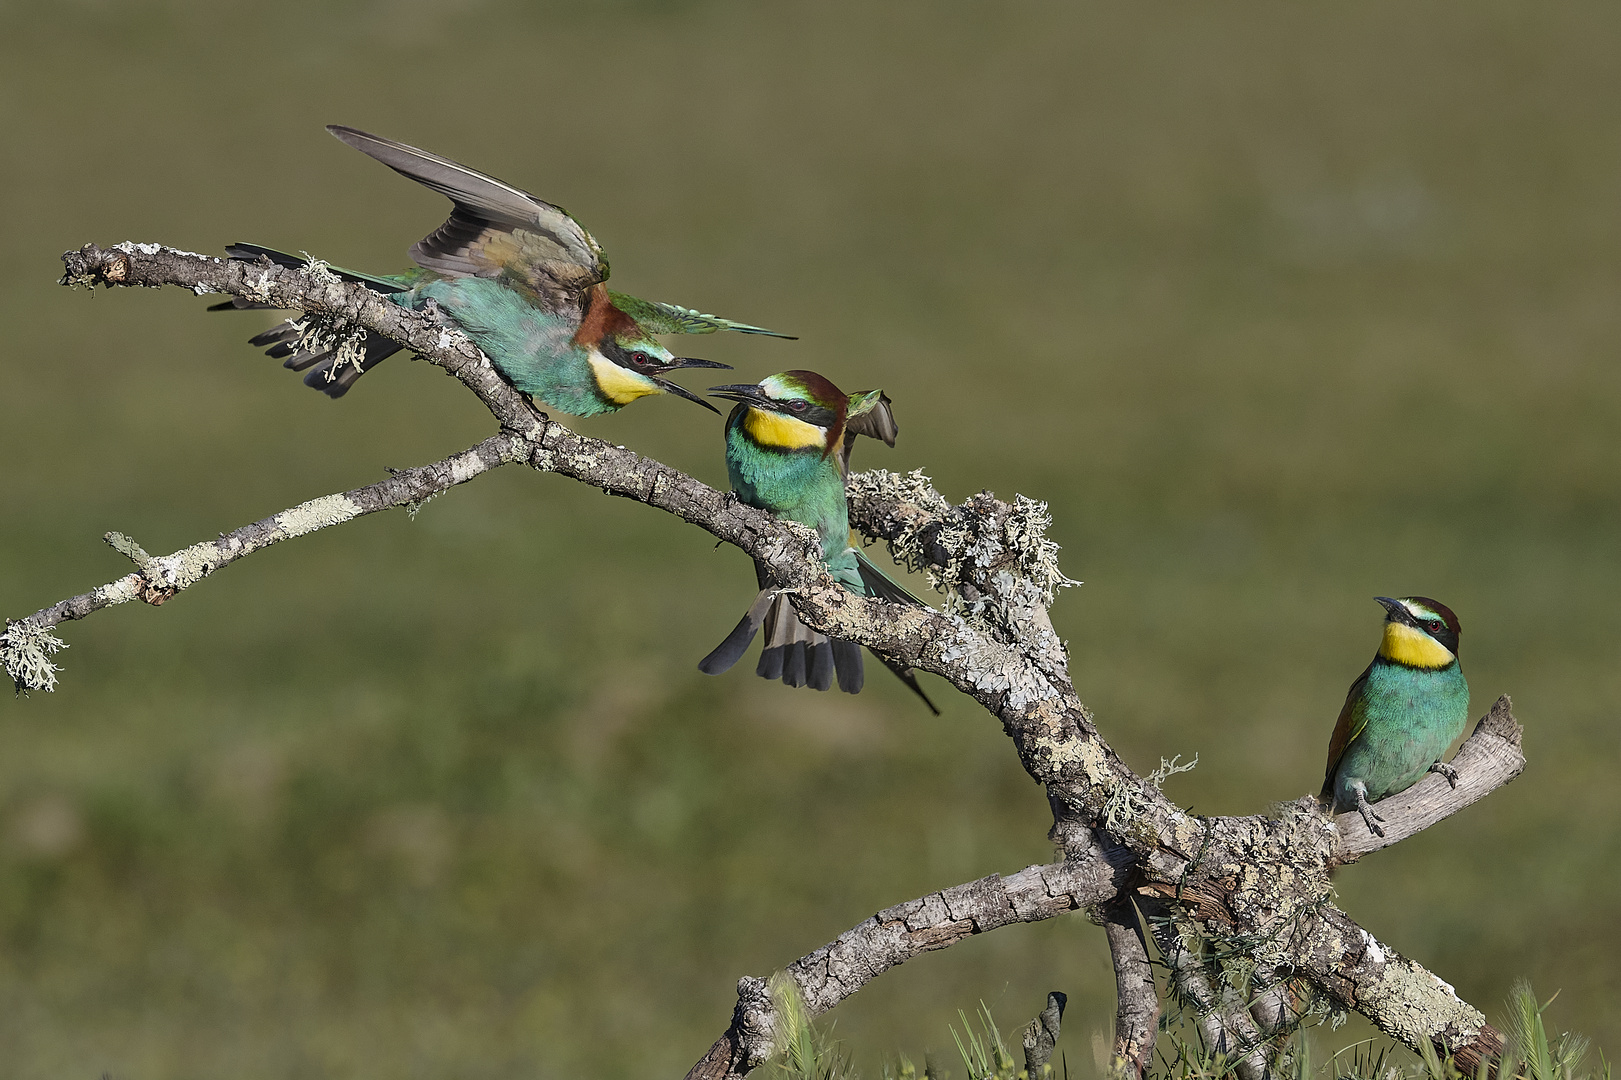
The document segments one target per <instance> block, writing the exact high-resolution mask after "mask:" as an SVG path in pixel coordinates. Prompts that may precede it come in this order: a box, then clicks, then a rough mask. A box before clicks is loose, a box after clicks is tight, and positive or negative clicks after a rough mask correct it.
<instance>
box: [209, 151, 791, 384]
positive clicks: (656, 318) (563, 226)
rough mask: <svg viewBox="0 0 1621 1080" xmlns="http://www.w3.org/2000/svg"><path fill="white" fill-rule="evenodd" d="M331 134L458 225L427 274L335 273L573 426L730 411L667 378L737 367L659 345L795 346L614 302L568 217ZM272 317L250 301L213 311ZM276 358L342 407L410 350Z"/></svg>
mask: <svg viewBox="0 0 1621 1080" xmlns="http://www.w3.org/2000/svg"><path fill="white" fill-rule="evenodd" d="M327 130H328V131H330V132H331V133H332V134H333V135H335V136H337V137H338V138H339V139H341V140H343V141H344V142H346V143H348V144H349V145H350V146H352V147H354V148H355V149H356V150H359V151H361V152H362V153H365V154H369V155H371V156H372V157H374V158H376V159H377V160H378V161H381V162H382V163H383V164H385V165H387V166H388V167H389V168H391V169H393V170H394V171H395V172H398V173H401V174H402V175H405V176H408V177H410V178H411V179H412V180H415V181H416V182H417V183H419V184H423V185H426V186H427V187H430V188H433V189H434V190H435V191H437V192H439V193H441V194H443V195H446V196H448V197H449V198H450V201H451V202H453V203H454V204H455V209H454V210H453V211H451V214H450V219H449V220H448V221H446V222H445V223H444V224H443V225H441V226H439V228H437V229H435V230H434V231H433V232H432V233H430V234H429V235H428V236H426V237H424V238H423V239H422V240H421V241H419V242H418V243H417V244H416V245H415V246H414V247H412V248H411V258H412V259H413V260H415V261H416V263H417V268H414V269H412V270H408V271H406V272H404V273H401V274H395V275H389V276H377V275H372V274H361V273H356V272H354V271H349V270H339V269H337V268H333V272H334V273H337V274H338V275H339V276H340V277H343V278H345V279H346V280H349V281H355V282H359V283H361V284H363V285H365V286H367V287H368V288H372V289H375V290H377V291H378V292H382V293H385V294H387V295H388V296H389V298H390V299H392V300H393V301H395V302H396V303H398V304H401V305H403V306H405V307H408V308H413V309H415V308H422V307H425V306H427V305H428V304H429V302H430V301H431V302H432V303H433V304H435V305H437V307H438V308H439V310H441V311H443V312H444V313H445V314H447V315H449V316H450V318H451V319H453V320H454V321H455V322H456V324H457V325H458V326H460V327H461V328H462V329H463V330H465V331H466V332H467V335H468V336H469V337H471V338H472V339H473V341H474V343H475V344H477V345H478V347H479V348H480V349H482V350H483V351H484V355H486V356H488V357H489V358H490V362H491V363H492V364H494V365H495V366H496V368H497V369H498V370H499V371H500V372H501V374H502V375H504V376H506V378H507V381H508V382H510V383H512V385H513V386H515V387H517V388H518V389H519V390H522V391H523V392H524V393H526V394H532V395H534V396H535V397H537V398H539V399H540V400H542V401H544V402H545V403H546V404H548V405H550V406H552V407H553V408H556V409H558V410H559V411H562V412H566V413H572V414H573V415H575V416H595V415H597V414H599V413H607V412H614V411H615V410H617V409H620V408H622V407H624V406H625V405H628V404H629V403H630V402H632V401H635V400H636V399H637V398H639V397H646V396H647V395H649V394H664V393H670V394H677V395H679V396H681V397H684V398H686V399H688V400H689V401H696V402H697V403H698V404H700V405H702V406H703V407H704V408H706V409H709V410H711V411H713V412H717V413H718V412H719V411H720V410H718V409H716V408H715V407H714V406H713V405H711V404H709V402H707V401H705V400H704V399H702V398H700V397H697V396H696V395H694V394H691V393H689V392H688V391H686V390H684V389H682V388H681V387H680V386H677V385H676V384H675V383H673V382H671V381H669V380H668V379H665V378H663V375H664V374H665V373H666V372H669V371H673V370H675V369H676V368H684V367H709V368H726V367H728V365H726V364H717V363H715V362H713V361H710V360H695V359H692V358H690V357H680V356H674V355H672V354H671V353H670V351H669V350H668V349H666V348H665V347H664V346H662V345H660V344H659V343H658V342H657V341H655V340H653V335H655V334H710V333H714V332H715V331H716V330H738V331H741V332H743V333H745V334H767V335H770V336H772V337H787V336H788V335H786V334H778V333H776V332H775V331H772V330H766V329H763V328H761V327H758V326H750V325H748V324H746V323H739V322H732V321H731V320H729V319H721V318H717V317H715V316H713V315H704V314H702V313H700V312H697V311H693V310H691V309H689V308H684V307H678V306H676V305H674V304H661V303H655V302H652V301H647V300H638V299H636V298H635V297H633V296H625V295H624V294H622V293H616V292H610V291H609V290H608V288H607V286H605V285H604V284H603V282H605V281H606V280H607V279H608V261H607V260H606V259H605V258H603V256H602V249H601V248H600V247H598V246H597V242H596V241H595V240H594V239H592V237H591V234H590V233H588V232H586V231H585V229H583V228H582V227H581V226H580V224H579V223H578V222H576V221H575V220H574V219H573V218H571V217H569V215H568V213H567V212H566V211H564V210H563V209H562V208H561V207H558V206H553V205H552V204H551V203H548V202H543V201H541V200H540V199H537V198H536V197H535V196H533V195H530V194H528V193H527V192H524V191H520V190H519V189H517V188H515V187H513V186H512V185H510V184H506V183H503V182H501V181H500V180H497V179H495V178H494V177H493V176H486V175H485V174H483V173H481V172H475V171H474V170H472V169H469V168H467V167H466V166H465V165H458V164H457V163H456V162H454V161H451V160H449V159H447V158H442V157H439V156H438V155H436V154H430V153H428V152H427V151H425V150H418V149H417V148H416V147H414V146H407V145H405V144H404V143H399V142H395V141H393V140H392V139H384V138H381V137H379V136H376V135H368V134H366V133H365V132H364V131H356V130H355V129H354V128H348V127H341V126H338V125H332V126H329V127H328V128H327ZM228 250H229V251H230V253H231V255H232V256H233V257H235V258H238V259H244V260H253V259H257V258H259V257H261V256H264V257H267V258H269V259H270V260H271V261H273V262H276V263H279V264H281V265H283V266H292V267H297V266H302V265H304V264H305V260H304V259H301V258H299V257H297V256H293V255H287V254H285V253H283V252H279V251H273V250H271V249H269V248H263V247H259V246H257V245H253V244H234V245H232V246H231V247H230V248H229V249H228ZM266 306H268V305H265V304H258V303H254V302H253V301H250V300H245V299H242V298H238V299H236V300H233V301H230V302H228V303H225V304H219V305H216V306H215V308H213V309H211V310H220V309H223V308H252V307H261V308H262V307H266ZM252 344H255V345H268V346H270V348H269V349H268V350H267V351H268V352H269V354H270V355H271V356H274V357H277V358H285V360H286V364H285V366H286V367H289V368H292V369H293V370H294V371H306V372H307V374H306V375H305V377H304V382H305V384H306V385H308V386H312V387H314V388H315V389H317V390H320V391H321V392H323V393H325V394H327V395H328V396H330V397H334V398H337V397H342V396H343V395H344V394H345V393H347V392H348V390H349V387H350V386H352V385H354V382H355V380H356V379H358V378H360V376H361V375H363V374H365V373H366V372H367V371H368V370H370V369H371V368H373V367H375V366H376V365H377V364H378V363H379V362H381V361H382V360H383V359H384V358H386V357H388V356H391V355H392V354H394V353H396V352H398V351H399V350H400V348H401V346H400V345H398V344H396V343H395V342H392V341H389V340H388V339H387V338H383V337H380V336H378V335H376V334H368V335H366V338H365V341H364V343H363V345H362V346H361V347H360V348H359V349H358V350H349V351H348V352H345V351H344V350H341V349H336V348H333V347H330V343H328V342H310V341H307V340H306V335H305V330H304V327H303V326H302V325H301V324H300V323H298V322H295V321H293V320H288V321H287V322H284V323H282V324H280V325H279V326H276V327H274V328H273V329H271V330H269V331H267V332H265V333H263V334H260V335H258V336H257V337H255V338H253V339H252Z"/></svg>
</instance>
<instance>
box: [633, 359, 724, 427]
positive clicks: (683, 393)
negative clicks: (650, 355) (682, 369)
mask: <svg viewBox="0 0 1621 1080" xmlns="http://www.w3.org/2000/svg"><path fill="white" fill-rule="evenodd" d="M714 366H716V367H725V366H726V365H725V364H716V365H714ZM648 378H649V379H652V380H653V381H654V382H656V383H658V384H659V387H660V388H661V389H663V391H664V392H665V393H666V394H674V395H675V396H676V397H684V398H686V399H687V400H688V401H696V402H697V403H698V404H700V405H702V406H703V407H704V408H706V409H708V410H709V411H710V412H712V413H714V414H715V415H716V416H719V415H720V410H719V409H717V408H715V406H713V405H711V404H710V403H709V402H707V401H705V400H704V399H703V398H701V397H699V396H698V395H697V394H694V393H693V392H692V391H691V390H688V389H687V388H686V387H684V386H678V385H676V384H675V383H673V382H671V381H670V380H669V379H661V378H659V377H658V376H657V375H649V376H648Z"/></svg>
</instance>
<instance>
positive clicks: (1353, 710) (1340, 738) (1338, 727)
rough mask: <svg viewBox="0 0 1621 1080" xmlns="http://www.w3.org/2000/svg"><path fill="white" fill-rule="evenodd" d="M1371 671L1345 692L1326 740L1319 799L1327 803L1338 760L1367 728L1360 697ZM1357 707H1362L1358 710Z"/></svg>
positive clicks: (1359, 677)
mask: <svg viewBox="0 0 1621 1080" xmlns="http://www.w3.org/2000/svg"><path fill="white" fill-rule="evenodd" d="M1372 671H1373V665H1372V664H1369V665H1368V666H1367V668H1366V669H1365V670H1364V671H1363V672H1362V674H1361V675H1358V676H1357V679H1356V682H1354V683H1352V684H1351V689H1349V690H1347V691H1346V692H1345V704H1344V705H1343V706H1342V707H1341V708H1340V717H1339V719H1338V720H1336V721H1335V722H1334V735H1333V737H1332V738H1330V739H1329V740H1328V769H1327V772H1326V773H1325V774H1324V776H1323V793H1322V795H1321V796H1319V797H1320V798H1322V799H1324V800H1325V801H1327V802H1329V803H1330V804H1332V803H1333V801H1334V774H1335V773H1336V772H1338V771H1339V768H1340V759H1341V758H1343V757H1345V751H1346V750H1348V749H1350V746H1351V744H1352V743H1353V742H1355V741H1356V738H1357V736H1358V735H1361V734H1362V729H1363V728H1365V727H1367V726H1368V710H1367V708H1366V707H1365V703H1364V701H1363V697H1362V689H1363V687H1365V686H1367V684H1368V675H1369V673H1371V672H1372ZM1358 706H1363V707H1361V708H1359V707H1358Z"/></svg>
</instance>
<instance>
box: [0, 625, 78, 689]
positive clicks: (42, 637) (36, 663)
mask: <svg viewBox="0 0 1621 1080" xmlns="http://www.w3.org/2000/svg"><path fill="white" fill-rule="evenodd" d="M67 647H68V646H67V642H65V641H63V640H62V639H61V638H59V637H57V636H56V635H55V634H52V633H51V632H50V631H49V630H48V629H46V628H44V627H41V626H35V625H34V624H33V623H30V622H8V623H6V630H5V633H3V634H0V663H4V664H5V668H6V674H7V675H10V676H11V681H12V682H13V683H14V684H15V685H16V687H17V693H19V694H27V693H28V692H29V691H30V690H43V691H45V692H46V693H47V694H49V693H51V692H52V691H54V690H55V689H56V673H57V672H58V671H61V670H62V669H61V668H59V667H57V666H56V665H55V664H53V663H51V657H52V656H53V655H55V654H56V653H58V652H60V651H62V650H63V649H65V648H67Z"/></svg>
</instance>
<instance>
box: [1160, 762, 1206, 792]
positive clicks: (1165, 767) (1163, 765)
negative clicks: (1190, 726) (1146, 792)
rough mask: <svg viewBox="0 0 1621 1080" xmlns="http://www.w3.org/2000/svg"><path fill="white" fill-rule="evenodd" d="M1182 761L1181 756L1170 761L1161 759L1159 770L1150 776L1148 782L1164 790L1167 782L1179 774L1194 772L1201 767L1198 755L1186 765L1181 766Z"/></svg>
mask: <svg viewBox="0 0 1621 1080" xmlns="http://www.w3.org/2000/svg"><path fill="white" fill-rule="evenodd" d="M1181 760H1182V755H1181V754H1176V755H1174V756H1173V757H1172V758H1171V760H1170V761H1166V760H1165V759H1164V758H1160V759H1159V768H1157V769H1155V770H1154V771H1153V772H1151V773H1149V774H1148V782H1149V783H1150V784H1153V785H1154V786H1155V787H1157V788H1160V789H1162V790H1163V789H1164V787H1165V781H1167V780H1169V779H1170V778H1171V777H1173V776H1175V775H1176V774H1177V773H1185V772H1192V771H1193V770H1194V769H1196V768H1198V767H1199V755H1198V754H1197V753H1195V754H1194V755H1193V760H1192V761H1190V762H1188V763H1187V764H1186V765H1182V764H1179V763H1180V762H1181Z"/></svg>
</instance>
